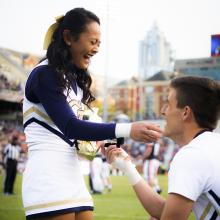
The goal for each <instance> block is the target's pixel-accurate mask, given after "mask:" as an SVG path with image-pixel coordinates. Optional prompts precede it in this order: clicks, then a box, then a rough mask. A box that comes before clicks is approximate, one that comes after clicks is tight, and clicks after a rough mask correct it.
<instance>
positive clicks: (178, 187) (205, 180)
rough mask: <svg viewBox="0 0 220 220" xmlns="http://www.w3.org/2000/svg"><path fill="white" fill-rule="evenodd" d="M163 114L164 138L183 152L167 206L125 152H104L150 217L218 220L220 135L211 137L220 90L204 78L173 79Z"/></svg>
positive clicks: (171, 172) (170, 178)
mask: <svg viewBox="0 0 220 220" xmlns="http://www.w3.org/2000/svg"><path fill="white" fill-rule="evenodd" d="M161 112H162V114H163V116H164V118H165V120H166V124H165V130H164V135H165V136H167V137H169V138H171V139H173V140H174V141H175V142H176V143H177V144H178V145H179V146H180V150H179V151H178V152H177V154H176V155H175V156H174V158H173V161H172V162H171V166H170V170H169V173H168V197H167V199H166V200H165V199H164V198H163V197H161V196H160V195H158V194H157V193H155V192H154V191H153V190H152V189H151V187H150V186H149V185H148V184H147V183H146V182H145V181H144V180H143V178H142V177H141V176H140V175H139V173H138V172H137V170H136V169H135V167H134V165H133V164H132V162H131V160H130V158H129V156H128V155H127V154H126V153H125V152H124V151H123V150H122V149H120V148H116V147H115V146H110V147H109V148H108V149H107V150H104V148H103V151H104V153H105V154H106V156H107V159H108V161H109V162H110V163H112V165H113V166H115V167H117V168H118V169H121V170H122V171H123V172H124V173H125V174H126V175H127V176H128V179H129V181H130V183H131V185H132V186H133V189H134V191H135V192H136V194H137V197H138V198H139V200H140V201H141V203H142V205H143V206H144V208H145V209H146V210H147V212H148V213H149V214H150V215H151V216H153V217H155V218H157V219H161V220H186V219H188V217H189V215H190V213H191V211H192V210H193V211H194V213H195V216H196V219H201V220H220V160H219V155H220V134H219V133H215V132H213V130H214V129H215V128H216V126H217V123H218V120H219V116H220V84H219V83H218V82H215V81H213V80H211V79H208V78H203V77H195V76H194V77H193V76H186V77H180V78H175V79H173V80H172V81H171V83H170V87H169V94H168V98H167V101H166V103H165V104H164V106H163V108H162V110H161ZM105 151H106V152H105Z"/></svg>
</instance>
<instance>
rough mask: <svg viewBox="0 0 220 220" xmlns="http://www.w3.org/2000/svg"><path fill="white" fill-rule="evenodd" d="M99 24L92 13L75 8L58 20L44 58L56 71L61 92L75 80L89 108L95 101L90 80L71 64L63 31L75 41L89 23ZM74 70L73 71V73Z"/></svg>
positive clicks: (88, 76)
mask: <svg viewBox="0 0 220 220" xmlns="http://www.w3.org/2000/svg"><path fill="white" fill-rule="evenodd" d="M94 21H95V22H97V23H98V24H100V21H99V18H98V17H97V16H96V15H95V14H94V13H92V12H90V11H88V10H86V9H84V8H75V9H72V10H71V11H68V12H67V13H66V15H65V16H64V17H63V18H62V19H60V20H59V26H58V28H57V29H56V30H55V32H54V34H53V36H52V41H51V43H50V45H49V47H48V49H47V54H46V58H47V59H48V64H49V66H52V68H54V69H55V70H56V77H57V79H58V83H59V86H60V88H61V90H62V91H64V90H65V89H67V94H68V93H69V91H70V88H71V83H72V82H73V80H76V82H77V84H78V86H79V87H80V88H81V89H82V90H83V98H82V102H83V103H84V104H85V105H87V106H88V107H89V104H90V103H91V102H92V101H94V100H95V97H94V96H93V94H92V92H91V91H90V86H91V84H92V78H91V76H90V74H89V72H88V71H87V70H82V69H78V68H76V67H75V66H73V64H72V63H71V60H72V59H71V58H72V57H71V54H70V52H69V50H68V46H67V45H66V43H65V42H64V39H63V31H64V30H65V29H66V30H69V31H70V33H71V35H72V37H73V38H74V39H75V40H78V39H79V36H80V34H81V33H82V32H84V31H85V30H86V27H87V25H88V24H89V23H91V22H94ZM73 69H74V71H73Z"/></svg>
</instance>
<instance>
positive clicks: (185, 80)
mask: <svg viewBox="0 0 220 220" xmlns="http://www.w3.org/2000/svg"><path fill="white" fill-rule="evenodd" d="M170 86H171V87H172V88H174V89H175V90H176V98H177V107H178V108H183V107H185V106H189V107H190V108H191V109H192V111H193V114H194V117H195V120H196V122H197V124H198V125H199V126H200V127H201V128H208V129H210V130H214V129H215V128H216V126H217V122H218V119H219V116H220V84H219V83H218V82H215V81H213V80H211V79H208V78H205V77H195V76H185V77H179V78H175V79H173V80H172V81H171V84H170Z"/></svg>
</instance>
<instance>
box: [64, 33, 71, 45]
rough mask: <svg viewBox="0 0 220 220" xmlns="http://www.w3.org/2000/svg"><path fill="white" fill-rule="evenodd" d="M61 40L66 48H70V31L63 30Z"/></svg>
mask: <svg viewBox="0 0 220 220" xmlns="http://www.w3.org/2000/svg"><path fill="white" fill-rule="evenodd" d="M63 40H64V42H65V43H66V45H67V46H71V34H70V30H67V29H65V30H64V31H63Z"/></svg>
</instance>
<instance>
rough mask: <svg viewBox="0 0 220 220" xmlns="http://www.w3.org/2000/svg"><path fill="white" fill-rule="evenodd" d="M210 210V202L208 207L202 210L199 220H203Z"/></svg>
mask: <svg viewBox="0 0 220 220" xmlns="http://www.w3.org/2000/svg"><path fill="white" fill-rule="evenodd" d="M211 208H212V204H211V202H209V203H208V205H207V206H206V208H205V209H204V211H203V213H202V215H201V217H200V219H199V220H204V219H205V217H206V216H207V214H208V213H209V211H210V209H211Z"/></svg>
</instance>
